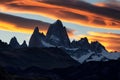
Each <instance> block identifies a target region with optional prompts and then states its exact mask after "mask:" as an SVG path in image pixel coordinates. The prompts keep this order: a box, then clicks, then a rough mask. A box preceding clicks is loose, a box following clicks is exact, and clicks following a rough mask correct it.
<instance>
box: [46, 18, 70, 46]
mask: <svg viewBox="0 0 120 80" xmlns="http://www.w3.org/2000/svg"><path fill="white" fill-rule="evenodd" d="M46 38H47V41H48V42H50V43H51V44H53V45H55V46H64V47H69V46H70V40H69V37H68V34H67V30H66V28H65V27H64V26H63V24H62V22H61V21H60V20H57V21H56V22H55V23H53V24H51V25H50V26H49V29H48V32H47V35H46Z"/></svg>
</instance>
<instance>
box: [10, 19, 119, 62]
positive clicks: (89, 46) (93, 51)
mask: <svg viewBox="0 0 120 80" xmlns="http://www.w3.org/2000/svg"><path fill="white" fill-rule="evenodd" d="M10 45H11V46H12V47H14V48H19V43H18V42H17V39H16V38H15V37H14V38H12V39H11V41H10ZM22 46H23V47H26V42H24V43H23V44H22ZM29 47H38V48H40V47H58V48H61V49H63V50H64V51H65V52H66V53H68V54H69V55H70V56H71V57H72V58H74V59H75V60H77V61H79V62H80V63H83V62H89V61H108V60H116V59H118V58H120V53H109V52H108V51H107V50H106V49H105V47H104V46H103V45H102V44H101V43H100V42H98V41H94V42H91V43H89V41H88V39H87V37H85V38H81V39H80V40H78V41H75V40H73V41H72V42H70V40H69V37H68V34H67V30H66V28H65V27H64V26H63V24H62V22H61V21H60V20H57V21H56V22H54V23H53V24H50V26H49V29H48V32H47V34H46V35H44V34H43V33H40V32H39V28H38V27H36V28H35V29H34V31H33V34H32V36H31V38H30V41H29Z"/></svg>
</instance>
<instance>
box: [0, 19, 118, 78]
mask: <svg viewBox="0 0 120 80" xmlns="http://www.w3.org/2000/svg"><path fill="white" fill-rule="evenodd" d="M119 67H120V53H119V52H108V51H107V50H106V48H105V47H104V46H103V45H102V44H101V43H100V42H98V41H93V42H91V43H89V41H88V39H87V37H84V38H81V39H80V40H73V41H70V39H69V36H68V34H67V30H66V28H65V27H64V26H63V24H62V22H61V21H60V20H57V21H56V22H54V23H53V24H50V26H49V29H48V31H47V33H46V35H44V34H43V33H41V32H40V30H39V28H38V27H35V29H34V31H33V34H32V35H31V37H30V40H29V44H28V45H27V44H26V41H23V43H22V44H21V45H20V44H19V42H18V41H17V38H16V37H13V38H12V39H11V40H10V43H9V44H7V43H5V42H3V41H1V40H0V80H120V77H119V76H120V73H119V72H120V69H119Z"/></svg>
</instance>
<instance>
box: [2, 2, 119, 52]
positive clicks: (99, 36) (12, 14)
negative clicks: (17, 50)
mask: <svg viewBox="0 0 120 80" xmlns="http://www.w3.org/2000/svg"><path fill="white" fill-rule="evenodd" d="M57 19H60V20H61V21H62V22H63V25H64V26H65V27H66V28H67V31H68V35H69V37H70V39H71V41H72V40H73V39H75V40H80V38H82V37H87V38H88V39H89V42H91V41H99V42H100V43H102V44H103V45H104V46H105V47H106V49H107V50H108V51H119V52H120V45H119V43H120V0H0V39H1V40H2V41H4V42H7V43H9V41H10V39H11V38H12V37H14V36H16V37H17V39H18V42H19V43H20V44H22V42H23V41H24V40H26V41H27V44H28V43H29V39H30V36H31V34H32V32H33V29H34V28H35V27H36V26H38V27H39V29H40V32H44V34H46V32H47V29H48V28H49V25H50V24H51V23H54V22H55V21H56V20H57Z"/></svg>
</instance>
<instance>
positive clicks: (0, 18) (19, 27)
mask: <svg viewBox="0 0 120 80" xmlns="http://www.w3.org/2000/svg"><path fill="white" fill-rule="evenodd" d="M49 25H50V23H47V22H43V21H38V20H32V19H27V18H22V17H17V16H13V15H8V14H4V13H0V30H7V31H14V32H22V33H32V32H33V29H34V28H35V27H36V26H38V27H39V29H40V32H43V33H44V34H46V32H47V30H48V27H49ZM67 32H68V35H69V36H73V35H74V34H73V33H74V30H72V29H69V28H67Z"/></svg>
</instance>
